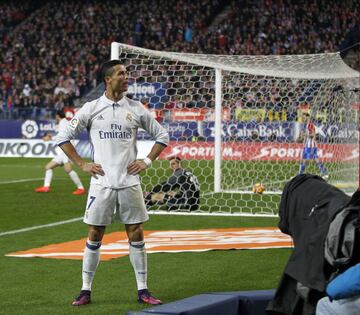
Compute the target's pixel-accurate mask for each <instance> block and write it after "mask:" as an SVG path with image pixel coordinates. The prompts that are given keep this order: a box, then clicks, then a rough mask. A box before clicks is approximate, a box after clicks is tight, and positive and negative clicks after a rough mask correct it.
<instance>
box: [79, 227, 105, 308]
mask: <svg viewBox="0 0 360 315" xmlns="http://www.w3.org/2000/svg"><path fill="white" fill-rule="evenodd" d="M104 232H105V226H93V225H89V230H88V240H87V241H86V246H85V249H84V256H83V265H82V287H81V291H80V294H79V296H78V297H77V298H76V299H75V300H74V301H73V303H72V305H74V306H80V305H85V304H89V303H90V302H91V286H92V283H93V281H94V276H95V272H96V269H97V267H98V265H99V262H100V246H101V241H102V238H103V236H104Z"/></svg>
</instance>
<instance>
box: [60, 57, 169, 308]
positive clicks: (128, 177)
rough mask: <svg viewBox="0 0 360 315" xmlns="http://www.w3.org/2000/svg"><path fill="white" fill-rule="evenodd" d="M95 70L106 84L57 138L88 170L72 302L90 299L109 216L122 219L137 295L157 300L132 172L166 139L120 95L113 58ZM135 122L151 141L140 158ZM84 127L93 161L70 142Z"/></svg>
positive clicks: (120, 73)
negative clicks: (83, 235) (77, 285)
mask: <svg viewBox="0 0 360 315" xmlns="http://www.w3.org/2000/svg"><path fill="white" fill-rule="evenodd" d="M101 76H102V78H103V79H104V82H105V86H106V91H105V93H104V94H103V95H102V96H101V97H100V98H98V99H96V100H94V101H92V102H89V103H86V104H85V105H84V106H83V107H82V108H81V109H80V110H79V111H78V112H77V113H76V115H75V117H74V118H73V119H72V120H71V121H70V123H69V125H68V127H67V129H66V130H64V131H63V132H60V133H59V135H58V139H57V141H58V144H59V146H60V147H61V148H62V149H63V150H64V152H65V153H66V154H67V155H68V156H69V157H70V158H71V160H73V161H74V162H75V163H76V164H77V165H78V166H79V167H80V168H81V169H82V170H83V171H85V172H87V173H89V174H91V175H92V178H91V183H90V189H89V194H88V200H87V206H86V211H85V216H84V222H85V223H86V224H88V226H89V229H88V240H87V242H86V247H85V250H84V257H83V271H82V279H83V285H82V288H81V292H80V295H79V296H78V297H77V298H76V299H75V300H74V301H73V305H74V306H80V305H85V304H88V303H90V301H91V297H90V296H91V286H92V282H93V279H94V275H95V272H96V268H97V266H98V264H99V261H100V246H101V241H102V238H103V236H104V232H105V228H106V226H107V225H109V224H110V223H111V222H112V219H113V216H115V218H117V219H119V220H120V221H121V222H122V223H124V224H125V229H126V233H127V236H128V238H129V256H130V261H131V264H132V266H133V268H134V271H135V276H136V282H137V287H138V301H139V302H141V303H147V304H161V303H162V302H161V301H160V300H159V299H156V298H155V297H153V296H152V295H151V294H150V292H149V290H148V287H147V258H146V251H145V243H144V233H143V222H145V221H147V220H148V218H149V217H148V214H147V212H146V207H145V203H144V199H143V193H142V190H141V187H140V178H139V176H138V174H139V173H140V172H141V171H142V170H145V169H146V168H148V167H149V166H150V165H151V162H152V161H153V160H155V159H156V158H157V157H158V156H159V154H160V153H161V151H162V150H163V149H164V148H165V147H166V145H167V143H168V142H169V135H168V133H167V132H166V130H165V129H164V128H163V127H161V126H160V124H159V123H158V122H157V121H156V120H155V119H154V118H153V117H152V115H151V113H150V112H149V111H148V110H147V109H145V107H144V106H143V105H142V104H141V103H140V102H137V101H133V100H131V99H129V98H127V97H126V96H124V92H126V90H127V88H128V76H127V72H126V70H125V67H124V65H123V64H122V63H121V62H120V61H119V60H112V61H108V62H105V63H104V64H103V66H102V70H101ZM138 128H143V129H144V130H146V131H147V132H148V133H149V134H150V135H152V137H153V138H154V139H155V141H156V143H155V144H154V145H153V147H152V149H151V151H150V153H149V154H148V156H147V157H146V158H145V159H144V160H137V159H136V155H137V148H136V139H137V130H138ZM84 129H87V130H88V131H89V133H90V139H91V141H92V145H93V148H94V151H93V152H94V156H93V160H94V163H86V162H85V161H84V160H83V159H82V158H81V157H80V156H79V155H78V153H77V152H76V150H75V148H74V146H73V145H72V144H71V142H70V140H71V139H73V138H74V137H75V136H76V135H77V134H78V133H79V132H80V131H81V130H84ZM114 210H115V211H114Z"/></svg>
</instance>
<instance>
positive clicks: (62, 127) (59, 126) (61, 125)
mask: <svg viewBox="0 0 360 315" xmlns="http://www.w3.org/2000/svg"><path fill="white" fill-rule="evenodd" d="M68 124H69V121H68V120H67V119H66V118H62V119H61V120H60V121H59V123H58V124H57V125H56V126H55V131H56V136H55V140H56V139H57V136H58V134H59V133H60V132H65V130H66V128H67V126H68ZM55 151H56V154H57V156H61V157H62V158H63V157H64V156H65V157H66V155H65V153H64V151H63V150H61V149H60V148H59V147H57V148H56V150H55ZM67 161H68V162H69V160H68V159H67Z"/></svg>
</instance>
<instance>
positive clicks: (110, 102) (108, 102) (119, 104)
mask: <svg viewBox="0 0 360 315" xmlns="http://www.w3.org/2000/svg"><path fill="white" fill-rule="evenodd" d="M101 101H102V102H104V103H105V104H107V105H110V106H113V105H115V106H116V105H118V106H122V105H124V103H125V96H123V97H122V99H121V100H120V101H118V102H114V101H112V100H111V99H109V98H107V97H106V95H105V92H104V94H103V95H102V96H101Z"/></svg>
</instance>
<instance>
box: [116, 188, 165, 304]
mask: <svg viewBox="0 0 360 315" xmlns="http://www.w3.org/2000/svg"><path fill="white" fill-rule="evenodd" d="M142 196H143V193H142V190H141V187H140V185H136V186H133V187H128V188H125V189H121V190H119V194H118V206H117V208H116V215H117V216H118V219H120V221H121V222H123V223H124V224H125V228H126V233H127V236H128V239H129V257H130V262H131V265H132V266H133V269H134V272H135V278H136V283H137V288H138V301H139V302H140V303H146V304H152V305H156V304H161V303H162V302H161V301H160V300H159V299H157V298H155V297H153V296H152V295H151V294H150V292H149V290H148V287H147V255H146V249H145V241H144V231H143V222H145V221H147V220H148V219H149V216H148V214H147V212H146V208H145V203H144V199H143V197H142Z"/></svg>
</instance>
